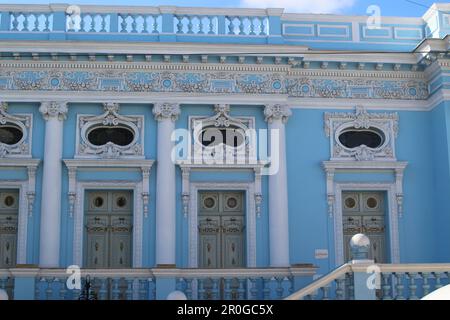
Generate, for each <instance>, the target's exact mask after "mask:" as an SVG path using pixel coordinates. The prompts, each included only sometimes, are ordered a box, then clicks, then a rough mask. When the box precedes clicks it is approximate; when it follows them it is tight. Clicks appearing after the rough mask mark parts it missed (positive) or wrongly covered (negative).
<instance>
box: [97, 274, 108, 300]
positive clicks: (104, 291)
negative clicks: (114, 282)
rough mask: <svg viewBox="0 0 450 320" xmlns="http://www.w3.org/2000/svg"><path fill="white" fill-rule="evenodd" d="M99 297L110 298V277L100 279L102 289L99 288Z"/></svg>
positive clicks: (102, 298)
mask: <svg viewBox="0 0 450 320" xmlns="http://www.w3.org/2000/svg"><path fill="white" fill-rule="evenodd" d="M98 299H99V300H106V299H108V279H106V278H101V279H100V289H99V290H98Z"/></svg>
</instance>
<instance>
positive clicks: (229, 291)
mask: <svg viewBox="0 0 450 320" xmlns="http://www.w3.org/2000/svg"><path fill="white" fill-rule="evenodd" d="M314 273H315V268H313V267H310V268H308V267H307V268H304V267H302V268H264V269H252V268H248V269H184V270H181V271H180V273H179V274H178V275H177V277H176V279H177V289H178V290H180V291H182V292H184V293H185V295H186V296H187V298H188V299H199V300H217V299H223V300H270V299H282V298H284V297H286V296H288V295H290V294H292V293H293V292H294V290H295V279H296V278H298V277H307V276H309V277H310V276H312V275H313V274H314Z"/></svg>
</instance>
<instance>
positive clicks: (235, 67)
mask: <svg viewBox="0 0 450 320" xmlns="http://www.w3.org/2000/svg"><path fill="white" fill-rule="evenodd" d="M0 68H13V69H30V68H32V69H76V70H81V69H82V70H92V69H101V70H121V69H123V70H127V71H128V70H139V71H142V70H155V71H222V72H275V73H287V72H288V71H289V70H290V69H291V66H287V65H258V64H244V65H241V64H219V63H208V64H206V63H205V64H202V63H164V62H159V63H157V62H106V61H105V62H103V61H96V62H69V61H60V62H53V61H46V62H35V61H1V62H0Z"/></svg>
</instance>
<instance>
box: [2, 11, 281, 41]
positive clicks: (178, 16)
mask: <svg viewBox="0 0 450 320" xmlns="http://www.w3.org/2000/svg"><path fill="white" fill-rule="evenodd" d="M281 14H282V10H280V9H225V8H224V9H220V8H187V7H175V6H160V7H129V6H92V5H86V6H68V5H64V4H53V5H48V6H46V5H30V6H26V7H23V6H17V5H1V4H0V15H1V19H0V20H1V21H6V22H2V23H0V31H14V32H56V31H57V32H70V33H71V32H77V33H93V34H95V33H135V34H161V33H164V34H174V35H205V36H214V35H234V36H268V35H269V34H270V28H269V20H270V19H269V17H271V16H272V17H276V18H277V19H278V20H279V21H280V19H281ZM163 29H164V30H163ZM277 33H278V34H280V35H281V29H280V30H278V31H277Z"/></svg>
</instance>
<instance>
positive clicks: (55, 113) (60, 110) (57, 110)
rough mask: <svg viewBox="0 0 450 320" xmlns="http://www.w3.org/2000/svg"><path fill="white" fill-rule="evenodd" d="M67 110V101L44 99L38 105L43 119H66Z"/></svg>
mask: <svg viewBox="0 0 450 320" xmlns="http://www.w3.org/2000/svg"><path fill="white" fill-rule="evenodd" d="M68 111H69V109H68V107H67V102H60V101H58V102H57V101H44V102H42V103H41V106H40V107H39V112H40V113H41V114H42V116H43V118H44V119H45V120H50V119H58V120H61V121H62V120H66V117H67V112H68Z"/></svg>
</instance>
